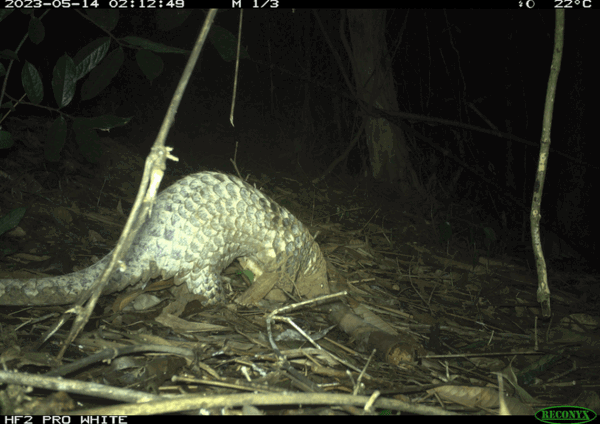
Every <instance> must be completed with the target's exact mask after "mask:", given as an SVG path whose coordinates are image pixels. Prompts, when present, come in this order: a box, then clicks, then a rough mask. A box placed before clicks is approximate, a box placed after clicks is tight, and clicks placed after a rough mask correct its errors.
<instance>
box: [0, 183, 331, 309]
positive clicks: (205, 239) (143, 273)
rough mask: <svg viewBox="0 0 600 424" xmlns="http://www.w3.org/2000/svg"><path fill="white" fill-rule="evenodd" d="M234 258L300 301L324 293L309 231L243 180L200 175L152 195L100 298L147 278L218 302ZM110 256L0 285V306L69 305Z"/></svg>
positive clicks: (321, 267)
mask: <svg viewBox="0 0 600 424" xmlns="http://www.w3.org/2000/svg"><path fill="white" fill-rule="evenodd" d="M236 258H239V259H240V262H242V263H243V264H244V266H245V267H246V268H249V269H251V270H252V271H253V272H254V273H255V275H257V276H258V277H257V278H261V274H262V275H271V276H272V275H277V276H278V281H279V283H278V284H279V286H280V287H281V288H283V289H285V290H289V291H290V292H295V293H296V294H299V295H301V296H307V297H315V296H316V295H319V294H326V293H328V292H329V289H328V286H327V273H326V264H325V260H324V259H323V255H322V253H321V250H320V249H319V245H318V244H317V243H316V242H315V240H314V239H313V237H312V236H311V234H310V232H309V231H308V229H307V228H306V227H305V226H304V225H303V224H302V223H301V222H300V221H299V220H298V219H297V218H296V217H295V216H294V215H292V214H291V213H290V212H288V211H287V209H285V208H283V207H281V206H279V205H278V204H277V203H276V202H275V201H273V200H271V199H269V198H268V197H267V196H265V195H264V194H263V193H262V192H261V191H259V190H258V189H256V188H255V187H253V186H251V185H250V184H248V183H246V182H245V181H243V180H241V179H239V178H237V177H235V176H232V175H228V174H222V173H219V172H200V173H197V174H193V175H189V176H187V177H185V178H182V179H181V180H179V181H177V182H176V183H175V184H173V185H172V186H170V187H168V188H167V189H165V190H164V191H162V192H161V193H160V194H159V195H158V196H157V198H156V201H155V203H154V206H153V208H152V213H151V215H150V217H149V218H148V219H146V221H145V222H144V224H142V227H141V228H140V231H139V232H138V234H137V236H136V237H135V239H134V241H133V243H132V245H131V247H130V248H129V250H128V252H127V253H126V254H125V257H124V259H123V262H124V264H125V267H117V268H118V269H117V270H116V271H114V272H113V275H112V276H111V279H110V281H109V284H108V285H107V287H106V289H105V290H104V294H108V293H113V292H116V291H120V290H123V289H124V288H125V287H127V286H129V285H133V284H136V283H140V282H141V283H145V282H147V281H148V280H150V279H154V278H158V277H161V278H163V279H165V280H166V279H169V278H171V277H174V279H175V283H176V284H180V283H186V284H187V287H188V289H189V291H190V292H192V293H195V294H200V295H203V296H204V297H205V298H206V301H205V303H206V304H212V303H216V302H219V301H222V300H223V294H224V293H223V289H222V287H221V281H220V273H221V271H222V270H223V269H224V268H226V267H227V266H228V265H229V264H230V263H231V262H232V261H233V260H234V259H236ZM109 259H110V253H109V254H108V255H107V256H105V257H104V258H103V259H101V260H100V261H98V262H97V263H95V264H94V265H92V266H90V267H88V268H85V269H83V270H81V271H77V272H73V273H71V274H67V275H63V276H57V277H44V278H33V279H28V280H15V279H4V280H0V305H59V304H66V303H71V302H73V301H74V300H75V299H76V298H77V296H78V295H79V294H80V293H81V292H82V291H84V290H86V289H87V288H88V287H89V286H90V285H92V284H93V283H94V281H95V280H96V279H97V278H98V277H99V276H100V274H101V273H102V271H103V270H104V268H105V267H106V265H107V264H108V261H109Z"/></svg>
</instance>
